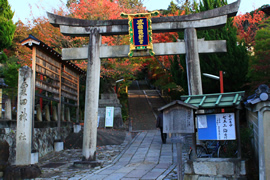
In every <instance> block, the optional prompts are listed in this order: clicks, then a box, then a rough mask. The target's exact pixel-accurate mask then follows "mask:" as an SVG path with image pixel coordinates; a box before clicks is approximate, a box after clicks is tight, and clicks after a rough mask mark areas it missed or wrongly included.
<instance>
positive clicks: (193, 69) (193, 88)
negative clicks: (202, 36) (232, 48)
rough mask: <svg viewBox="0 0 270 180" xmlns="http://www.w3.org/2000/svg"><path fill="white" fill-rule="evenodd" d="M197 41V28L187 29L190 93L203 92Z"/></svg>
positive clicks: (186, 44)
mask: <svg viewBox="0 0 270 180" xmlns="http://www.w3.org/2000/svg"><path fill="white" fill-rule="evenodd" d="M197 41H198V39H197V32H196V29H194V28H188V29H185V46H186V66H187V78H188V79H187V80H188V93H189V95H198V94H203V92H202V80H201V68H200V59H199V53H198V42H197Z"/></svg>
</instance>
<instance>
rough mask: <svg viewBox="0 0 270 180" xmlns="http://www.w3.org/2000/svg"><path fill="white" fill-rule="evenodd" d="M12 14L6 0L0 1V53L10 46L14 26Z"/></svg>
mask: <svg viewBox="0 0 270 180" xmlns="http://www.w3.org/2000/svg"><path fill="white" fill-rule="evenodd" d="M13 15H14V12H12V11H11V9H10V5H9V4H8V1H7V0H0V42H1V43H0V52H1V51H2V50H3V49H5V48H7V47H9V46H11V43H12V39H13V35H14V32H15V29H16V26H15V25H14V24H13V21H12V18H13Z"/></svg>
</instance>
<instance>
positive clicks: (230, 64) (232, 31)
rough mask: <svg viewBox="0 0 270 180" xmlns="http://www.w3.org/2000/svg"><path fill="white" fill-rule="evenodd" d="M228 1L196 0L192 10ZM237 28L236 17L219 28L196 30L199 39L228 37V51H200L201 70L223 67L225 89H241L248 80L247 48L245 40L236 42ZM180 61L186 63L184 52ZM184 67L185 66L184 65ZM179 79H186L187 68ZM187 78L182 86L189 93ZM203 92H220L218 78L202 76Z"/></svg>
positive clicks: (224, 3)
mask: <svg viewBox="0 0 270 180" xmlns="http://www.w3.org/2000/svg"><path fill="white" fill-rule="evenodd" d="M226 4H227V1H225V0H221V1H220V0H202V1H200V2H199V3H196V2H194V10H192V9H190V10H191V11H192V12H193V13H198V12H202V11H207V10H210V9H214V8H218V7H221V6H224V5H226ZM236 35H237V29H236V28H235V27H234V26H233V19H232V18H229V19H228V21H227V24H226V25H225V26H224V27H222V28H218V29H210V30H201V31H197V36H198V39H200V38H204V39H205V40H226V42H227V52H226V53H214V54H200V55H199V57H200V66H201V72H202V73H209V74H214V75H219V71H224V72H225V74H224V90H225V92H232V91H239V90H242V89H244V86H245V84H246V83H247V72H248V59H249V56H248V52H247V50H246V47H245V44H244V43H242V42H240V43H239V42H237V36H236ZM179 37H180V38H181V39H183V38H184V34H183V32H180V33H179ZM180 58H181V64H182V66H183V67H185V61H184V59H185V56H184V55H182V56H181V57H180ZM183 70H185V69H183ZM179 78H180V79H186V72H185V73H181V76H180V77H179ZM184 83H186V81H182V82H181V84H180V85H181V86H182V87H183V88H184V89H185V91H186V93H187V85H186V84H184ZM202 85H203V93H204V94H206V93H218V92H220V87H219V82H218V81H215V80H213V79H209V78H207V77H202Z"/></svg>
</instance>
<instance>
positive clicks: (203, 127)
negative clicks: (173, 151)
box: [197, 113, 236, 140]
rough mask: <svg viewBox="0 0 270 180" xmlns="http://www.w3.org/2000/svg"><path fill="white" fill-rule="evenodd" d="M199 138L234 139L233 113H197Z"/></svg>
mask: <svg viewBox="0 0 270 180" xmlns="http://www.w3.org/2000/svg"><path fill="white" fill-rule="evenodd" d="M197 125H198V137H199V140H235V139H236V136H235V116H234V113H221V114H211V115H197Z"/></svg>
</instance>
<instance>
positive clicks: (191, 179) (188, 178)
mask: <svg viewBox="0 0 270 180" xmlns="http://www.w3.org/2000/svg"><path fill="white" fill-rule="evenodd" d="M198 179H199V175H186V174H185V176H184V180H198Z"/></svg>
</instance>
